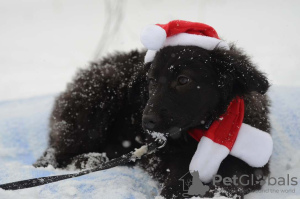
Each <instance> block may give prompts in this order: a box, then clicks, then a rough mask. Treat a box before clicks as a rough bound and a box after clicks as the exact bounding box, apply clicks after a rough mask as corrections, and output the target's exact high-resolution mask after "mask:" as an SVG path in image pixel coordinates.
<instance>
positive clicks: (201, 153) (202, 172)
mask: <svg viewBox="0 0 300 199" xmlns="http://www.w3.org/2000/svg"><path fill="white" fill-rule="evenodd" d="M228 154H229V149H228V148H227V147H225V146H223V145H220V144H218V143H215V142H213V141H212V140H211V139H209V138H207V137H205V136H203V137H202V138H201V140H200V142H199V143H198V147H197V150H196V152H195V154H194V156H193V158H192V161H191V163H190V167H189V170H190V171H198V172H199V177H200V180H201V181H202V182H205V183H208V182H210V181H211V180H212V179H213V176H214V175H215V174H217V172H218V169H219V167H220V164H221V162H222V161H223V160H224V158H226V157H227V156H228Z"/></svg>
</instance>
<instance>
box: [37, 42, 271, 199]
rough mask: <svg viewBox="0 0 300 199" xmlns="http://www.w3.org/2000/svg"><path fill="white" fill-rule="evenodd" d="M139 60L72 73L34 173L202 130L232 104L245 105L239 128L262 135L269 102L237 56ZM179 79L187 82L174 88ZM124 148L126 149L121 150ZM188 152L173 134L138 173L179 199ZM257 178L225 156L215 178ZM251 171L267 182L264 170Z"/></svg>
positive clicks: (231, 190)
mask: <svg viewBox="0 0 300 199" xmlns="http://www.w3.org/2000/svg"><path fill="white" fill-rule="evenodd" d="M144 55H145V52H138V51H132V52H129V53H117V54H114V55H112V56H108V57H107V58H104V59H103V60H101V61H99V62H97V63H92V64H91V65H90V67H89V68H88V69H86V70H80V71H79V72H78V74H77V76H76V77H75V79H74V81H73V82H72V83H71V84H69V85H68V87H67V90H66V91H65V92H64V93H62V94H61V95H60V96H59V97H58V98H57V100H56V103H55V106H54V109H53V112H52V116H51V120H50V128H51V131H50V142H49V149H48V150H47V151H46V152H45V154H44V156H42V157H41V158H40V159H39V160H38V161H37V162H36V163H35V166H46V165H48V164H52V165H53V166H55V167H59V168H64V167H66V166H67V165H69V164H71V163H74V161H75V162H76V164H75V165H80V164H78V161H79V162H80V161H81V158H82V157H83V156H82V154H85V153H89V152H98V153H102V152H106V154H107V157H108V158H115V157H118V156H120V155H122V154H124V153H127V152H129V151H132V150H133V149H134V148H138V147H139V146H141V145H142V143H145V142H147V141H150V140H151V136H150V135H148V134H147V133H145V131H144V130H145V129H151V130H155V131H159V132H162V133H168V132H172V131H177V130H178V129H190V128H204V126H205V124H206V123H207V122H208V121H210V120H214V119H216V118H218V117H219V116H220V115H221V114H223V113H224V112H225V111H226V109H227V106H228V105H229V103H230V101H231V100H232V99H233V98H235V97H236V96H241V97H243V98H244V99H245V118H244V123H247V124H249V125H251V126H254V127H256V128H259V129H261V130H263V131H266V132H270V124H269V119H268V113H269V110H268V107H269V100H268V98H267V96H266V95H265V93H266V91H267V90H268V87H269V84H268V81H267V79H266V77H265V76H264V74H263V73H261V72H259V71H258V70H257V69H256V67H255V66H254V65H253V64H252V63H251V62H250V61H249V58H248V57H247V56H246V55H245V54H243V53H242V51H241V50H239V49H237V48H236V47H234V46H231V49H230V50H229V51H226V50H222V49H216V50H213V51H207V50H204V49H202V48H199V47H194V46H186V47H183V46H176V47H165V48H163V49H162V50H160V51H159V52H158V53H157V55H156V57H155V59H154V61H153V62H152V63H148V64H146V65H145V66H144V65H143V58H144ZM179 76H184V77H187V78H189V80H190V81H189V82H188V83H187V84H184V85H181V84H179V83H178V77H179ZM148 82H150V85H149V86H148ZM142 118H143V121H142ZM201 121H205V123H204V124H203V122H201ZM149 122H150V123H149ZM142 124H144V125H142ZM149 124H151V125H149ZM143 127H144V130H143ZM124 140H127V141H130V142H131V146H130V147H127V148H125V147H123V146H122V142H123V141H124ZM196 147H197V142H196V141H195V140H194V139H193V138H191V137H190V136H189V135H188V134H187V133H186V131H181V133H180V134H178V135H177V136H171V137H169V138H168V142H167V145H166V146H165V147H164V148H163V149H162V150H160V151H159V152H157V153H155V154H151V155H148V156H147V158H144V159H142V160H141V161H140V162H139V165H140V166H141V167H142V168H143V169H145V170H146V171H148V173H149V174H150V175H151V176H153V178H154V179H156V180H158V181H159V182H160V183H161V184H162V185H163V187H164V188H163V189H162V193H161V195H162V196H165V197H166V198H181V197H182V191H183V188H182V183H181V182H180V181H178V179H179V178H180V177H181V176H182V175H184V174H185V173H186V172H187V171H188V167H189V163H190V161H191V158H192V156H193V154H194V152H195V151H196ZM99 159H101V158H99ZM82 161H84V160H82ZM85 161H86V160H85ZM167 170H168V171H167ZM169 170H170V171H169ZM257 170H258V169H257V168H253V167H250V166H249V165H247V164H246V163H244V162H243V161H241V160H239V159H237V158H235V157H233V156H230V155H229V156H228V157H227V158H226V159H225V160H224V161H223V162H222V164H221V166H220V169H219V171H218V174H220V175H222V176H223V177H226V176H228V177H232V176H233V175H237V176H241V175H243V174H249V175H250V174H255V173H256V171H257ZM259 171H260V173H261V174H262V175H263V176H267V175H268V174H269V168H268V164H267V165H266V166H264V167H263V168H259ZM209 186H210V190H211V191H210V192H208V193H207V194H206V196H207V197H212V196H213V194H214V193H215V192H217V190H220V189H218V188H220V187H221V188H223V190H225V192H224V193H223V195H226V196H234V195H235V194H237V195H240V196H242V197H243V196H244V195H245V194H247V193H249V192H251V191H253V190H257V189H260V188H261V186H260V185H259V184H257V185H251V186H242V185H238V186H225V185H223V184H218V185H217V186H216V187H215V186H213V185H212V184H209Z"/></svg>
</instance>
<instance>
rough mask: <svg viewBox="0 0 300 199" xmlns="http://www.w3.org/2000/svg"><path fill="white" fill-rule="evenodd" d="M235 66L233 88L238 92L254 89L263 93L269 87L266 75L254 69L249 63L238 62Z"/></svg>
mask: <svg viewBox="0 0 300 199" xmlns="http://www.w3.org/2000/svg"><path fill="white" fill-rule="evenodd" d="M233 66H234V68H235V81H234V84H233V90H234V91H235V92H237V93H238V94H246V93H250V92H251V91H256V92H259V93H261V94H265V93H266V92H267V90H268V88H269V86H270V85H269V82H268V80H267V78H266V76H265V75H264V74H263V73H262V72H259V71H258V70H257V69H255V68H254V67H253V66H252V65H250V63H245V62H243V63H241V62H240V63H238V64H235V65H233Z"/></svg>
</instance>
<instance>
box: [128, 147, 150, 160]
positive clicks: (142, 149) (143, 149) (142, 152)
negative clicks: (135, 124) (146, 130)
mask: <svg viewBox="0 0 300 199" xmlns="http://www.w3.org/2000/svg"><path fill="white" fill-rule="evenodd" d="M147 151H148V147H147V145H144V146H141V147H140V148H138V149H135V151H134V152H133V156H132V161H135V159H136V158H138V159H140V158H141V157H142V156H143V155H145V154H146V153H147Z"/></svg>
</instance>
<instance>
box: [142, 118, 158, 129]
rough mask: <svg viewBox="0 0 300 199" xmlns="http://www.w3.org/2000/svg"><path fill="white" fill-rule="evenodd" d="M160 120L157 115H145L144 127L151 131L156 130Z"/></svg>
mask: <svg viewBox="0 0 300 199" xmlns="http://www.w3.org/2000/svg"><path fill="white" fill-rule="evenodd" d="M158 121H159V118H158V117H157V116H156V115H144V116H143V127H144V128H146V129H149V130H152V129H154V128H155V125H157V123H158Z"/></svg>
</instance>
